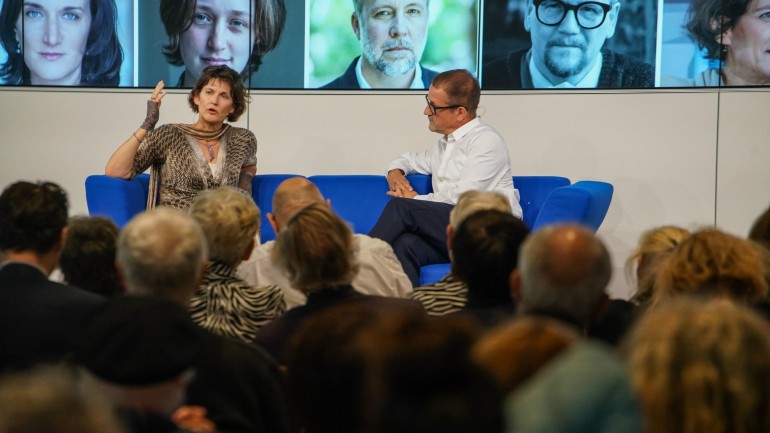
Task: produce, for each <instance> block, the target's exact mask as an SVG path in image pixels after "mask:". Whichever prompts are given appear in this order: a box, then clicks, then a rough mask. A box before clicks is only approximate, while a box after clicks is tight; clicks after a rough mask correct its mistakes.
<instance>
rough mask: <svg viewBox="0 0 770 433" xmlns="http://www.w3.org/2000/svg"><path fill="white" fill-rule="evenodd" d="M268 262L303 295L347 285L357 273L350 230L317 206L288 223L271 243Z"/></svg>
mask: <svg viewBox="0 0 770 433" xmlns="http://www.w3.org/2000/svg"><path fill="white" fill-rule="evenodd" d="M272 258H273V261H274V262H275V263H276V264H277V265H278V266H279V267H281V268H283V269H284V270H285V272H286V274H287V276H288V278H289V281H290V282H291V284H292V286H294V287H296V288H297V290H300V291H302V292H303V293H305V294H309V293H313V292H317V291H320V290H326V289H332V288H337V287H340V286H344V285H349V284H350V283H351V282H352V281H353V278H354V277H355V275H356V273H358V263H357V261H356V258H355V244H354V242H353V234H352V233H351V231H350V228H349V227H348V226H347V224H345V222H344V221H343V220H342V219H341V218H340V217H338V216H337V215H335V214H334V213H332V212H331V211H330V210H329V209H328V208H327V207H326V206H323V205H321V204H313V205H310V206H307V207H305V208H304V209H302V210H300V211H299V212H297V213H296V214H295V215H294V216H292V217H291V218H290V219H289V221H288V222H287V224H286V227H285V228H284V229H283V230H282V231H281V232H280V233H279V234H278V237H277V238H276V240H275V247H274V248H273V251H272Z"/></svg>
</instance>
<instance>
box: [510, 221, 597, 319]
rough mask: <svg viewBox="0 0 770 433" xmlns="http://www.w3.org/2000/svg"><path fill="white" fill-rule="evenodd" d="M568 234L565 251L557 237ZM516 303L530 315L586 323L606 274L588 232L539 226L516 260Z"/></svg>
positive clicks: (570, 227)
mask: <svg viewBox="0 0 770 433" xmlns="http://www.w3.org/2000/svg"><path fill="white" fill-rule="evenodd" d="M565 233H570V235H571V236H572V235H573V236H574V240H572V241H570V247H569V248H563V246H564V243H563V242H562V243H559V242H558V240H559V237H563V236H564V235H565ZM519 270H520V272H521V300H522V302H523V303H524V304H526V306H527V307H528V308H529V309H530V310H533V311H536V312H543V313H549V314H557V315H560V316H565V317H568V318H572V319H574V320H578V321H580V323H581V324H587V323H588V322H589V320H590V318H591V314H592V313H593V312H594V309H595V308H596V305H597V303H598V302H599V301H600V300H601V298H602V296H603V295H604V294H605V289H606V287H607V284H608V283H609V281H610V277H611V276H612V263H611V261H610V255H609V253H608V252H607V248H606V247H605V246H604V244H603V243H602V242H601V241H600V240H599V239H598V238H597V237H596V236H595V235H594V234H593V232H591V231H590V230H589V229H587V228H585V227H583V226H580V225H574V224H564V225H553V226H547V227H543V228H541V229H540V230H538V231H536V232H534V233H533V234H532V235H530V236H529V238H527V240H525V241H524V244H523V245H522V246H521V252H520V256H519Z"/></svg>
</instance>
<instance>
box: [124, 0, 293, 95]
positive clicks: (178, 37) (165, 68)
mask: <svg viewBox="0 0 770 433" xmlns="http://www.w3.org/2000/svg"><path fill="white" fill-rule="evenodd" d="M294 3H298V2H296V1H294V2H290V1H286V0H157V1H147V2H140V6H139V26H138V27H139V47H140V48H139V74H138V75H139V85H140V86H142V87H152V86H155V84H156V83H157V82H158V81H160V80H163V81H165V83H166V85H167V86H168V87H192V86H193V84H195V81H196V80H197V79H198V77H199V76H200V74H201V72H202V71H203V69H204V68H205V67H206V66H210V65H227V66H229V67H230V68H232V69H234V70H236V71H238V72H240V73H241V75H242V76H243V77H244V78H245V79H246V81H247V83H248V84H249V85H250V87H274V88H276V87H277V88H301V87H302V72H301V70H302V60H303V59H302V52H303V49H302V46H301V40H302V39H297V37H296V35H292V37H290V38H288V39H291V42H292V43H297V41H298V40H299V41H300V46H299V47H296V49H293V50H292V49H289V50H282V56H283V58H280V57H273V56H271V54H273V52H274V51H275V52H276V53H277V47H279V46H281V45H282V43H283V42H285V41H284V40H283V38H284V36H285V33H286V29H287V27H292V28H299V29H300V31H301V28H302V26H301V23H302V22H303V21H304V17H303V16H302V10H303V8H302V7H301V6H302V4H301V2H299V3H300V4H299V6H298V5H296V4H294ZM287 23H290V24H291V26H288V25H287ZM295 32H296V30H295ZM292 59H293V61H292ZM273 61H275V62H276V63H279V64H281V65H284V66H286V67H289V66H292V67H293V68H294V69H296V70H297V72H296V73H294V74H292V73H287V72H286V71H284V70H283V69H280V70H276V69H275V68H272V79H271V80H267V79H263V78H262V71H263V63H267V62H273ZM264 69H270V68H264ZM268 72H270V71H268ZM262 82H264V83H265V85H264V86H263V85H262V84H261V83H262Z"/></svg>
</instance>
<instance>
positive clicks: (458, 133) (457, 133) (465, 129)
mask: <svg viewBox="0 0 770 433" xmlns="http://www.w3.org/2000/svg"><path fill="white" fill-rule="evenodd" d="M480 124H481V118H479V117H476V118H474V119H473V120H471V121H470V122H468V123H466V124H465V125H463V126H461V127H459V128H457V129H455V130H454V131H452V132H450V133H449V134H447V135H446V136H445V137H444V140H446V141H448V142H449V141H457V140H459V139H461V138H463V137H465V135H466V134H468V133H469V132H471V130H473V128H475V127H476V126H478V125H480Z"/></svg>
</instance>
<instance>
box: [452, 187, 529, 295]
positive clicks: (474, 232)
mask: <svg viewBox="0 0 770 433" xmlns="http://www.w3.org/2000/svg"><path fill="white" fill-rule="evenodd" d="M506 202H507V200H506ZM528 234H529V229H527V226H526V225H524V222H522V221H521V220H520V219H518V218H516V217H514V216H513V215H512V214H511V213H504V212H500V211H497V210H482V211H478V212H475V213H473V214H472V215H469V216H468V218H466V219H465V220H464V221H463V222H462V224H460V226H459V227H458V228H457V231H456V232H455V234H454V238H453V243H452V257H453V261H452V273H454V274H455V275H456V276H457V278H458V279H460V280H462V281H464V282H465V283H466V284H468V301H469V303H472V301H473V300H474V299H484V300H494V301H497V302H500V303H503V304H506V303H507V304H508V305H512V304H513V300H512V299H511V293H510V288H509V280H510V276H511V272H513V270H514V269H516V268H517V267H518V264H519V247H520V246H521V244H522V242H524V239H525V238H526V237H527V235H528Z"/></svg>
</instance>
